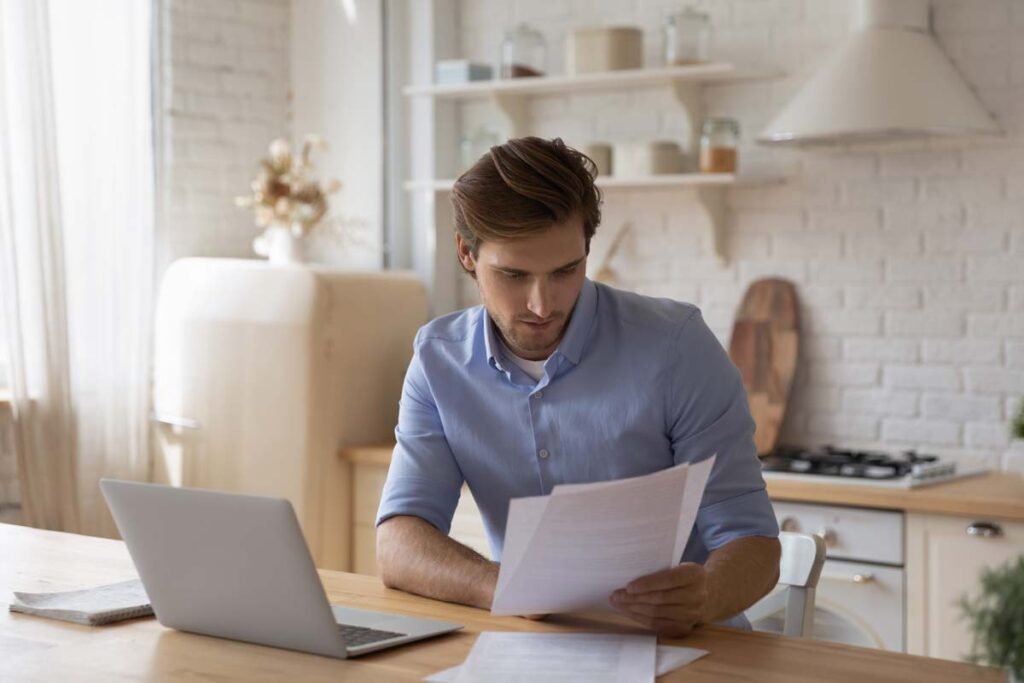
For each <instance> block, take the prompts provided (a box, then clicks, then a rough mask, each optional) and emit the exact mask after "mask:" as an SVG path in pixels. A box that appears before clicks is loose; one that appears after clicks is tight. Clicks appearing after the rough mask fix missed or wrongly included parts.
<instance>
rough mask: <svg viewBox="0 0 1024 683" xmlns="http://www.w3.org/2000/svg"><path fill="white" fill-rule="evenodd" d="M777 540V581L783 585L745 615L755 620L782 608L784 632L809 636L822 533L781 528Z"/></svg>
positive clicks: (822, 556)
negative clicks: (780, 551)
mask: <svg viewBox="0 0 1024 683" xmlns="http://www.w3.org/2000/svg"><path fill="white" fill-rule="evenodd" d="M779 543H780V544H782V556H781V558H780V559H779V584H778V585H779V586H782V587H784V588H783V590H779V591H775V592H773V593H772V594H771V595H769V596H767V597H766V598H764V599H762V600H761V601H760V602H758V603H757V604H756V605H754V606H753V607H751V608H750V609H749V610H747V618H748V619H750V621H751V623H754V622H756V621H759V620H761V619H764V618H765V617H767V616H769V615H771V614H774V613H776V612H778V611H780V610H784V614H785V616H784V617H783V628H782V632H783V634H785V635H787V636H802V637H805V638H809V637H810V636H811V634H812V633H813V632H814V594H815V590H816V588H817V586H818V579H819V578H820V577H821V568H822V565H824V564H825V541H824V539H822V538H821V536H815V535H811V534H797V533H791V532H787V531H783V532H780V533H779ZM755 628H756V626H755Z"/></svg>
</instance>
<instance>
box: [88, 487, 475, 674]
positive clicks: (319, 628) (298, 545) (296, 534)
mask: <svg viewBox="0 0 1024 683" xmlns="http://www.w3.org/2000/svg"><path fill="white" fill-rule="evenodd" d="M100 489H101V490H102V491H103V496H104V498H106V500H107V505H108V506H109V507H110V511H111V513H112V514H113V516H114V521H115V522H116V523H117V528H118V529H119V530H120V532H121V537H122V538H124V541H125V544H126V545H127V546H128V552H129V553H130V554H131V558H132V561H133V562H134V563H135V568H136V569H137V570H138V572H139V578H141V579H142V585H143V586H144V587H145V589H146V594H147V595H148V596H149V601H150V603H151V604H152V605H153V611H154V612H155V613H156V618H157V620H159V622H160V623H161V624H163V625H164V626H167V627H169V628H173V629H178V630H180V631H189V632H191V633H200V634H203V635H208V636H217V637H219V638H230V639H232V640H243V641H246V642H250V643H258V644H260V645H270V646H272V647H280V648H285V649H289V650H299V651H301V652H310V653H313V654H318V655H326V656H328V657H338V658H346V657H355V656H358V655H363V654H366V653H368V652H375V651H377V650H383V649H385V648H389V647H394V646H395V645H402V644H403V643H411V642H413V641H416V640H422V639H424V638H431V637H433V636H437V635H441V634H443V633H450V632H452V631H456V630H458V629H460V628H462V626H461V625H460V624H451V623H447V622H443V621H433V620H430V619H420V618H416V617H407V616H403V615H400V614H390V613H386V612H372V611H368V610H361V609H355V608H352V607H344V606H341V605H331V604H330V603H329V602H328V601H327V595H326V593H325V592H324V588H323V585H322V584H321V583H320V577H319V575H318V574H317V571H316V567H315V566H314V565H313V558H312V556H311V555H310V553H309V548H308V546H307V545H306V541H305V538H304V537H303V536H302V530H301V529H300V527H299V521H298V519H297V518H296V517H295V511H294V510H293V509H292V505H291V503H289V502H288V501H287V500H284V499H282V498H271V497H265V496H251V495H241V494H237V493H222V492H217V491H206V490H201V489H189V488H178V487H172V486H163V485H160V484H143V483H138V482H128V481H116V480H112V479H103V480H101V481H100Z"/></svg>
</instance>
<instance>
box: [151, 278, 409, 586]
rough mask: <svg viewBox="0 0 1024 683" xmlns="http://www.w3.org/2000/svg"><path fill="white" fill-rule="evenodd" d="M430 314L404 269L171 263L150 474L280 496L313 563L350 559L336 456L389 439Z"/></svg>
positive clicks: (330, 564)
mask: <svg viewBox="0 0 1024 683" xmlns="http://www.w3.org/2000/svg"><path fill="white" fill-rule="evenodd" d="M426 318H427V296H426V291H425V288H424V286H423V284H422V283H421V282H420V281H419V280H418V279H416V277H415V276H413V275H411V274H406V273H397V272H376V273H353V272H344V271H338V270H332V269H329V268H326V267H317V266H275V265H270V264H269V263H267V262H265V261H252V260H242V259H212V258H189V259H182V260H180V261H177V262H175V263H174V264H172V265H171V267H170V268H169V269H168V271H167V273H166V274H165V276H164V278H163V282H162V284H161V287H160V294H159V298H158V304H157V310H156V325H155V335H156V337H155V358H154V371H155V376H154V395H153V420H154V423H155V429H154V441H155V448H156V454H155V458H154V462H155V466H156V471H155V472H154V479H155V480H156V481H162V482H166V483H170V484H174V485H179V486H191V487H199V488H209V489H217V490H223V491H234V492H244V493H253V494H262V495H271V496H279V497H284V498H288V499H289V500H290V501H291V502H292V504H293V505H294V507H295V511H296V513H297V515H298V517H299V521H300V523H301V525H302V529H303V532H304V533H305V535H306V539H307V541H308V543H309V546H310V550H311V551H312V553H313V557H314V559H315V561H316V564H317V566H318V567H322V568H330V569H340V570H348V569H350V558H351V544H352V538H351V527H352V520H351V510H352V500H351V490H350V486H351V477H350V474H349V471H348V466H347V465H346V464H345V463H344V462H342V461H341V459H340V458H339V456H338V452H339V450H340V449H341V448H342V447H345V446H352V445H365V444H380V443H390V442H392V441H393V440H394V434H393V430H394V427H395V422H396V419H397V415H398V400H399V397H400V396H401V387H402V380H403V377H404V375H405V370H406V368H407V366H408V363H409V359H410V358H411V356H412V342H413V338H414V336H415V333H416V330H417V329H418V328H419V327H420V326H421V325H422V324H423V323H424V322H425V321H426Z"/></svg>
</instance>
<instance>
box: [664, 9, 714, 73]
mask: <svg viewBox="0 0 1024 683" xmlns="http://www.w3.org/2000/svg"><path fill="white" fill-rule="evenodd" d="M710 26H711V22H710V21H709V20H708V15H707V14H704V13H703V12H698V11H697V10H695V9H694V8H692V7H687V8H686V9H684V10H683V11H682V12H678V13H676V14H672V15H670V16H669V18H668V23H667V24H666V25H665V63H666V64H668V65H669V66H677V65H683V64H699V63H701V62H706V61H708V44H709V42H710V40H711V28H710Z"/></svg>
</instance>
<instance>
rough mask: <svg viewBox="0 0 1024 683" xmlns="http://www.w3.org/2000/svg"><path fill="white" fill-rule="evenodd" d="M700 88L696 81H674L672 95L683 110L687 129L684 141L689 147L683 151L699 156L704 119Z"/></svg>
mask: <svg viewBox="0 0 1024 683" xmlns="http://www.w3.org/2000/svg"><path fill="white" fill-rule="evenodd" d="M700 88H701V86H700V83H695V82H694V81H685V80H678V79H677V80H674V81H672V94H673V95H674V96H675V98H676V102H677V103H678V104H679V108H680V110H682V114H683V124H684V127H685V128H686V135H685V136H684V138H683V139H684V140H685V141H686V144H687V146H686V149H684V150H683V151H684V152H685V153H687V154H697V152H698V150H699V148H700V127H701V123H702V122H703V119H704V107H703V105H702V103H701V89H700Z"/></svg>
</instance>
